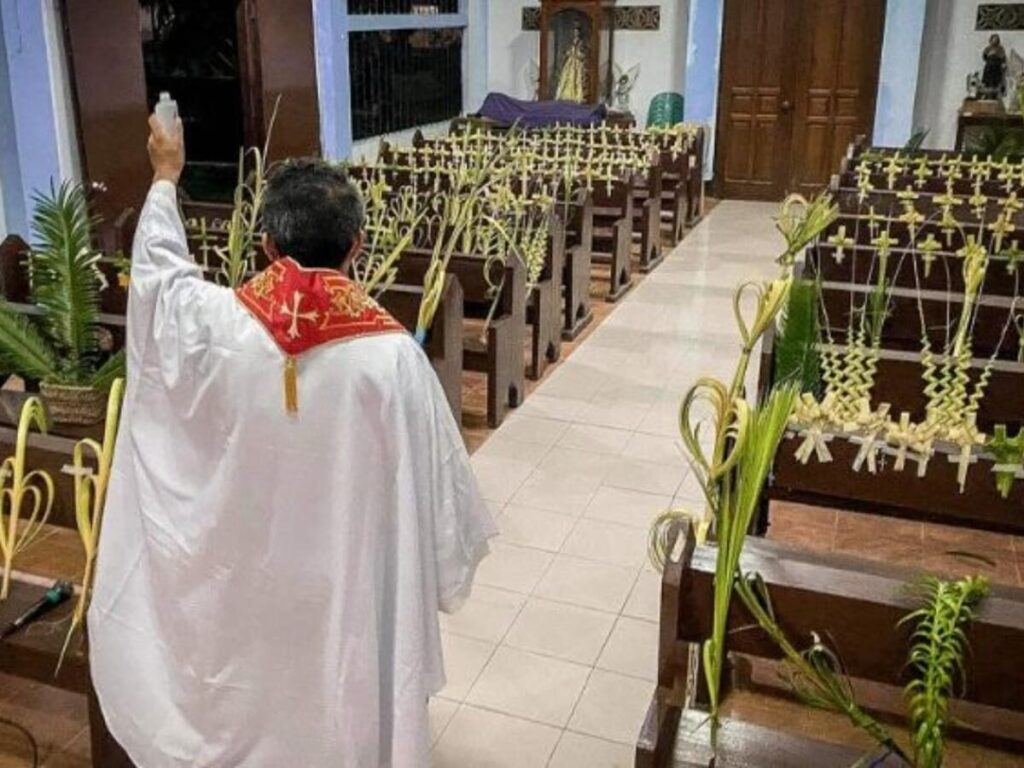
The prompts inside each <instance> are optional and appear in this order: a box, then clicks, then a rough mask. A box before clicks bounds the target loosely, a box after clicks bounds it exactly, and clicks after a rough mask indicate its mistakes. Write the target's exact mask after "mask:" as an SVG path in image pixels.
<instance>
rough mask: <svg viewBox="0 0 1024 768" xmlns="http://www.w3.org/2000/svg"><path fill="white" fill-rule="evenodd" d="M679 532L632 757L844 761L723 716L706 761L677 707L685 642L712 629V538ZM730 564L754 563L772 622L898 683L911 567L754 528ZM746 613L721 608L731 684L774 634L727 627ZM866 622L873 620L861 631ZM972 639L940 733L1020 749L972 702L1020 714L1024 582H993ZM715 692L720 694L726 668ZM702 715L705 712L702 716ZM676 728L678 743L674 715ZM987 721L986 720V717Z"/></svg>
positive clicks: (857, 668) (645, 763)
mask: <svg viewBox="0 0 1024 768" xmlns="http://www.w3.org/2000/svg"><path fill="white" fill-rule="evenodd" d="M674 535H675V536H677V537H678V536H681V537H683V538H682V541H680V542H677V544H678V546H676V547H673V549H674V550H676V551H677V552H678V553H679V554H678V556H677V557H674V558H671V559H670V561H669V563H668V564H667V566H666V569H665V572H664V574H663V576H662V588H661V622H660V639H659V647H658V687H657V690H656V692H655V695H654V697H653V698H652V701H651V705H650V707H649V709H648V712H647V717H646V719H645V721H644V724H643V728H642V730H641V733H640V737H639V739H638V742H637V751H636V766H637V768H666V767H667V766H702V767H707V766H710V765H716V766H722V765H726V766H731V765H735V766H751V767H753V766H761V765H764V766H773V767H774V766H794V768H795V766H814V767H815V768H832V767H833V766H836V767H837V768H838V767H839V766H843V768H845V767H846V766H848V765H850V764H851V762H852V760H851V759H849V758H850V757H851V755H852V757H853V758H856V757H857V756H858V755H857V753H856V752H847V751H845V750H842V749H839V750H836V748H835V747H834V746H831V747H830V746H829V745H827V744H825V745H823V743H822V742H820V741H817V740H808V739H801V738H798V737H788V738H786V739H784V740H783V741H782V742H777V741H775V740H772V739H765V736H767V734H766V732H765V729H759V728H744V727H736V726H734V725H733V721H728V720H727V721H726V725H725V731H724V734H723V735H726V736H727V737H726V739H725V743H724V744H723V747H724V749H725V753H724V758H725V759H724V760H723V759H722V757H723V756H720V757H719V761H718V762H715V763H711V762H710V761H709V758H710V755H709V754H708V751H707V743H706V742H703V741H698V739H697V738H696V737H694V736H693V735H692V731H693V730H694V728H695V725H696V723H695V719H696V718H700V717H701V715H700V714H690V715H689V716H687V717H686V718H684V717H683V707H684V704H685V701H686V692H687V686H688V677H689V675H690V673H691V669H690V665H689V661H690V646H691V644H700V643H702V642H704V641H705V640H706V639H707V638H708V637H710V635H711V626H712V615H713V606H714V575H715V554H716V552H715V549H714V547H713V546H698V545H697V544H696V541H695V536H694V533H693V531H692V528H690V527H689V525H687V526H686V527H685V528H684V527H683V526H677V527H676V529H675V531H674ZM741 570H742V571H744V572H746V573H755V572H756V573H759V574H761V576H762V578H763V579H764V581H765V583H766V584H767V586H768V589H769V592H770V594H771V598H772V604H773V606H774V610H775V615H776V617H777V619H778V621H779V623H780V624H781V625H782V626H783V627H784V628H785V631H786V633H787V635H788V636H789V637H790V638H791V639H792V640H793V641H794V642H795V643H797V644H798V645H803V644H805V643H806V639H807V638H809V637H810V636H811V633H812V632H817V633H819V634H820V635H821V636H822V637H825V638H828V644H829V646H830V647H831V648H833V649H834V650H835V651H836V652H837V653H838V654H839V656H840V658H841V659H842V660H843V664H844V666H845V669H846V671H847V673H848V674H849V675H850V676H851V677H853V678H856V679H860V680H867V681H871V682H874V683H879V684H883V685H888V686H893V687H896V688H898V687H902V685H904V684H905V683H906V659H907V648H908V640H909V635H910V632H911V629H912V628H911V626H910V625H906V624H904V625H900V624H899V621H900V620H901V619H902V618H903V617H904V616H905V615H906V614H907V613H909V612H910V611H911V610H912V609H913V604H912V603H913V600H912V598H910V597H908V595H907V592H906V589H905V586H906V584H907V583H909V582H913V581H914V580H915V579H917V578H918V576H919V574H918V572H917V571H915V570H914V569H910V568H902V567H896V566H891V565H887V564H883V563H877V562H874V561H867V560H862V559H858V558H854V557H844V556H840V555H833V554H815V553H811V552H807V551H802V550H794V549H789V548H786V547H784V546H780V545H778V544H776V543H774V542H771V541H767V540H762V539H748V540H747V543H746V546H745V548H744V553H743V556H742V558H741ZM752 624H754V621H753V618H752V617H751V616H750V615H749V613H748V611H747V610H746V608H745V606H744V605H743V603H742V602H741V601H740V600H739V598H738V597H735V596H734V597H733V600H732V603H731V608H730V612H729V627H731V628H732V630H733V631H732V632H730V633H729V634H728V635H727V637H728V647H729V652H730V654H732V656H733V666H734V669H735V670H736V674H735V675H734V676H733V679H734V680H735V681H736V682H738V683H741V684H742V683H744V682H747V678H748V673H749V670H750V663H751V660H771V661H777V660H779V659H780V658H781V654H780V652H779V650H778V648H777V646H776V645H775V643H774V642H773V641H772V640H771V639H770V638H769V637H768V636H767V635H766V634H765V633H764V632H763V631H761V630H760V629H759V628H756V627H755V628H752V629H747V630H745V631H742V632H740V631H737V630H738V629H739V628H741V627H750V626H751V625H752ZM865 627H874V628H878V629H879V631H874V632H871V631H864V630H865ZM967 641H968V645H969V647H970V648H971V653H969V654H968V655H967V657H966V659H965V662H964V663H965V673H966V675H965V679H966V686H965V687H964V690H963V691H962V692H961V695H960V698H961V700H962V701H963V702H965V705H964V706H963V707H962V708H958V709H957V710H955V711H956V715H957V717H958V718H959V719H960V721H961V725H960V727H959V728H957V729H955V731H954V732H953V733H952V734H951V735H952V736H954V737H955V738H961V739H964V740H968V741H972V742H977V743H981V744H985V745H987V746H991V747H994V748H997V749H1007V750H1020V749H1022V748H1024V731H1021V730H1017V731H1013V730H1012V729H1009V728H1005V727H1004V728H999V727H998V726H999V724H1000V722H1001V721H1000V720H999V718H998V717H997V718H995V719H994V722H993V718H992V717H991V713H990V712H982V713H980V714H979V711H978V710H977V709H974V708H972V707H971V705H980V706H982V707H985V708H990V709H991V710H997V711H998V712H997V715H998V714H999V713H1005V714H1004V715H1003V716H1004V717H1019V716H1020V714H1021V713H1024V665H1021V664H1020V663H1017V662H1019V660H1020V658H1021V648H1024V590H1021V589H1016V588H1010V587H1003V586H994V587H993V588H992V593H991V595H990V596H989V597H988V599H987V600H986V601H985V602H984V603H983V604H982V606H981V608H980V610H979V612H978V615H977V617H976V619H975V620H974V622H973V623H972V624H971V626H970V627H969V629H968V630H967ZM692 671H693V672H694V673H695V674H698V675H699V676H698V678H697V681H698V686H697V700H698V703H699V704H702V705H703V704H706V701H707V692H706V690H705V689H704V685H703V683H702V682H701V681H702V680H703V671H702V670H692ZM722 692H723V697H728V695H729V685H728V678H727V680H726V681H725V682H724V685H723V689H722ZM705 717H706V716H705ZM681 723H682V724H683V725H684V726H686V727H687V730H684V731H683V734H682V735H683V738H681V739H680V740H679V741H678V743H677V741H676V733H677V730H679V726H680V724H681ZM994 724H995V726H996V727H993V725H994Z"/></svg>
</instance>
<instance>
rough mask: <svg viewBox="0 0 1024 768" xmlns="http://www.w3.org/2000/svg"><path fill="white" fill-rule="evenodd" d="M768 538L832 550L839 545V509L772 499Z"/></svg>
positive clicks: (800, 545) (827, 550) (801, 545)
mask: <svg viewBox="0 0 1024 768" xmlns="http://www.w3.org/2000/svg"><path fill="white" fill-rule="evenodd" d="M769 520H770V522H771V524H770V525H769V527H768V538H770V539H772V540H774V541H778V542H780V543H782V544H786V545H788V546H792V547H800V548H802V549H809V550H812V551H815V552H831V551H832V548H833V546H834V545H835V534H836V510H834V509H826V508H823V507H811V506H807V505H805V504H794V503H792V502H786V501H775V502H772V505H771V510H770V512H769Z"/></svg>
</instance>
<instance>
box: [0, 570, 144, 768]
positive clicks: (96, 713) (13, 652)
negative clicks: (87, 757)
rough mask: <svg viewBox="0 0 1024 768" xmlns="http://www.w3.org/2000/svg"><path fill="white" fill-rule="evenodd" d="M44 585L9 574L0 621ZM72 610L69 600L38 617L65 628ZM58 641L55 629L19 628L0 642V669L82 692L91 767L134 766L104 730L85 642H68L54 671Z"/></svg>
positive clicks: (29, 601)
mask: <svg viewBox="0 0 1024 768" xmlns="http://www.w3.org/2000/svg"><path fill="white" fill-rule="evenodd" d="M45 591H46V587H45V586H42V585H40V584H37V583H34V581H30V580H29V579H27V578H25V577H20V578H19V577H15V578H14V579H13V580H12V583H11V593H10V595H9V596H8V598H7V600H5V601H4V602H2V603H0V626H6V625H7V624H8V622H10V621H12V620H13V619H14V618H15V617H17V616H19V615H21V614H22V613H24V612H25V610H27V609H28V607H29V606H30V605H32V604H33V603H35V602H36V601H37V600H39V599H40V598H41V597H42V596H43V593H44V592H45ZM72 610H74V600H71V601H69V602H68V603H66V604H65V605H63V606H61V607H60V608H58V609H57V611H56V612H55V613H53V614H49V615H48V616H46V617H45V619H44V621H46V622H48V623H49V622H54V621H63V622H64V623H63V624H62V625H61V626H62V627H64V628H66V627H67V625H68V622H69V621H70V615H71V612H72ZM63 643H64V633H63V632H61V631H54V632H38V631H22V632H19V633H16V634H14V635H12V636H11V637H9V638H7V639H6V640H5V641H2V642H0V673H2V674H5V675H10V676H12V677H18V678H21V679H25V680H31V681H34V682H36V683H40V684H42V685H46V686H51V687H54V688H59V689H61V690H65V691H70V692H72V693H77V694H80V695H83V696H85V697H86V698H87V700H88V706H89V742H90V745H91V751H92V765H93V766H95V768H134V763H132V761H131V760H130V759H129V758H128V755H127V754H125V752H124V750H123V749H121V747H120V745H119V744H118V743H117V742H116V741H115V740H114V737H113V736H111V735H110V731H108V730H107V725H106V722H105V721H104V719H103V713H102V712H101V711H100V707H99V702H98V701H97V699H96V693H95V691H94V690H93V687H92V678H91V676H90V674H89V654H88V649H87V647H86V645H85V643H84V642H83V643H77V644H74V643H73V644H72V647H71V648H70V649H69V650H68V654H67V656H66V657H65V658H64V663H63V665H61V668H60V673H59V674H55V672H56V670H57V661H58V659H59V658H60V651H61V647H62V645H63Z"/></svg>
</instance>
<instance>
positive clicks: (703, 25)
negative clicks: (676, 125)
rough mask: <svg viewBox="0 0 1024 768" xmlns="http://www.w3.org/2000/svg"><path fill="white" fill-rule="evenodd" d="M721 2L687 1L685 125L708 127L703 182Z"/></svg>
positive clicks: (709, 152)
mask: <svg viewBox="0 0 1024 768" xmlns="http://www.w3.org/2000/svg"><path fill="white" fill-rule="evenodd" d="M722 11H723V0H691V2H690V29H689V34H688V36H687V39H688V41H689V43H688V45H687V53H686V91H685V95H686V105H685V110H684V116H685V118H686V120H687V121H688V122H695V123H703V124H705V125H707V126H709V129H710V130H709V133H708V137H707V141H706V143H705V163H704V178H705V179H710V178H711V176H712V172H713V170H714V163H713V162H711V160H712V159H713V158H714V156H715V115H716V111H717V109H718V69H719V63H720V61H721V54H722V18H723V16H722Z"/></svg>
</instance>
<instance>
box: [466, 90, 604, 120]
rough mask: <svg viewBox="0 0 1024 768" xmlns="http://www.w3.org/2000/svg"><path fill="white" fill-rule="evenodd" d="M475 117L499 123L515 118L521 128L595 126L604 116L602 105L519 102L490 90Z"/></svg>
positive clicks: (565, 102) (520, 100) (563, 102)
mask: <svg viewBox="0 0 1024 768" xmlns="http://www.w3.org/2000/svg"><path fill="white" fill-rule="evenodd" d="M478 116H479V117H485V118H487V119H488V120H493V121H495V122H496V123H500V124H502V125H512V124H513V123H515V122H516V121H518V122H519V125H520V126H522V127H523V128H544V127H546V126H549V125H555V124H556V123H558V124H560V125H582V126H585V125H596V124H597V123H600V122H603V121H604V119H605V118H606V117H607V116H608V109H607V107H605V105H604V104H598V105H597V106H594V105H592V104H576V103H574V102H571V101H523V100H522V99H513V98H512V97H511V96H506V95H505V94H504V93H490V94H488V95H487V98H486V99H484V103H483V106H482V107H480V112H479V113H478Z"/></svg>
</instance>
